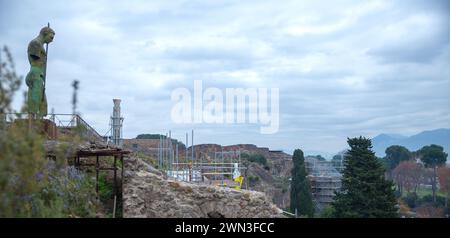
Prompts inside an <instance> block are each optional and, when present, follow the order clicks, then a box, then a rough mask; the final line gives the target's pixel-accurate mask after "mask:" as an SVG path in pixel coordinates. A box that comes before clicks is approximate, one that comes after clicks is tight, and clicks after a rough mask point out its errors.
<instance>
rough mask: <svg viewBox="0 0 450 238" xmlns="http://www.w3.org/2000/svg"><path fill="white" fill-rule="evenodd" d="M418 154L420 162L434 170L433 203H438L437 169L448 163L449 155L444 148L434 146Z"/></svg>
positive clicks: (426, 147)
mask: <svg viewBox="0 0 450 238" xmlns="http://www.w3.org/2000/svg"><path fill="white" fill-rule="evenodd" d="M418 152H419V155H420V160H422V162H423V163H424V164H425V167H427V168H432V169H433V177H432V179H431V182H432V184H431V188H432V190H433V202H436V187H437V186H436V184H437V167H439V166H441V165H443V164H445V162H446V161H447V153H445V152H444V148H443V147H442V146H440V145H434V144H433V145H427V146H424V147H422V149H420V150H419V151H418Z"/></svg>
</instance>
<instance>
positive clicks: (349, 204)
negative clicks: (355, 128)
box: [332, 137, 397, 218]
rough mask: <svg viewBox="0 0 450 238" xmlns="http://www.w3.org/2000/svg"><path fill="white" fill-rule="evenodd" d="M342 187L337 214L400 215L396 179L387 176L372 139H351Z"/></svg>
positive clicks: (335, 210) (346, 156)
mask: <svg viewBox="0 0 450 238" xmlns="http://www.w3.org/2000/svg"><path fill="white" fill-rule="evenodd" d="M348 144H349V146H350V150H349V151H348V152H347V153H346V155H345V157H344V166H345V167H344V170H343V177H342V188H341V191H340V192H338V193H336V196H335V197H334V201H333V203H332V206H333V208H334V213H335V214H334V215H335V217H360V218H375V217H396V216H397V209H396V199H395V195H394V188H393V183H392V182H391V181H388V180H386V179H385V178H384V168H383V166H382V165H381V164H380V162H379V161H378V160H377V157H376V156H375V153H374V152H373V151H372V142H371V141H370V139H367V138H364V137H359V138H352V139H348Z"/></svg>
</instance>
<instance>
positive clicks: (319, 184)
mask: <svg viewBox="0 0 450 238" xmlns="http://www.w3.org/2000/svg"><path fill="white" fill-rule="evenodd" d="M305 166H306V171H307V173H308V178H309V180H310V183H311V193H312V195H313V199H314V202H315V205H316V209H317V210H318V211H321V210H322V209H323V208H325V207H326V206H328V205H329V204H330V203H331V202H332V201H333V197H334V194H335V192H336V191H339V190H340V188H341V178H342V175H341V173H339V171H338V170H339V168H337V167H336V165H333V164H332V163H331V162H330V161H322V160H318V159H317V158H315V157H306V158H305ZM341 166H342V165H341Z"/></svg>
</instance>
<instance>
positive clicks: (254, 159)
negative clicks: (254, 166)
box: [241, 153, 270, 170]
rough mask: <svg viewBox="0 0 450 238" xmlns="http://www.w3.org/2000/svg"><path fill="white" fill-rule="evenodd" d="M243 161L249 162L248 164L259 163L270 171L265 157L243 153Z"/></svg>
mask: <svg viewBox="0 0 450 238" xmlns="http://www.w3.org/2000/svg"><path fill="white" fill-rule="evenodd" d="M241 159H244V160H247V161H248V162H254V163H258V164H260V165H263V166H265V167H264V168H265V169H266V170H268V169H267V168H268V164H267V159H266V157H264V156H263V155H260V154H253V153H252V154H248V153H242V154H241ZM266 167H267V168H266ZM269 169H270V168H269Z"/></svg>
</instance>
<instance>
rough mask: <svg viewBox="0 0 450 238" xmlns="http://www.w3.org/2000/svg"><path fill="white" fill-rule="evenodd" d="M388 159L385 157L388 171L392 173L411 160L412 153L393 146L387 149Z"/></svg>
mask: <svg viewBox="0 0 450 238" xmlns="http://www.w3.org/2000/svg"><path fill="white" fill-rule="evenodd" d="M385 152H386V157H384V159H385V162H386V166H387V170H388V171H389V172H392V170H393V169H395V168H396V167H397V165H398V164H400V162H402V161H406V160H410V159H411V158H412V153H411V152H410V151H409V150H408V149H407V148H406V147H404V146H401V145H392V146H389V147H388V148H386V151H385Z"/></svg>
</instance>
